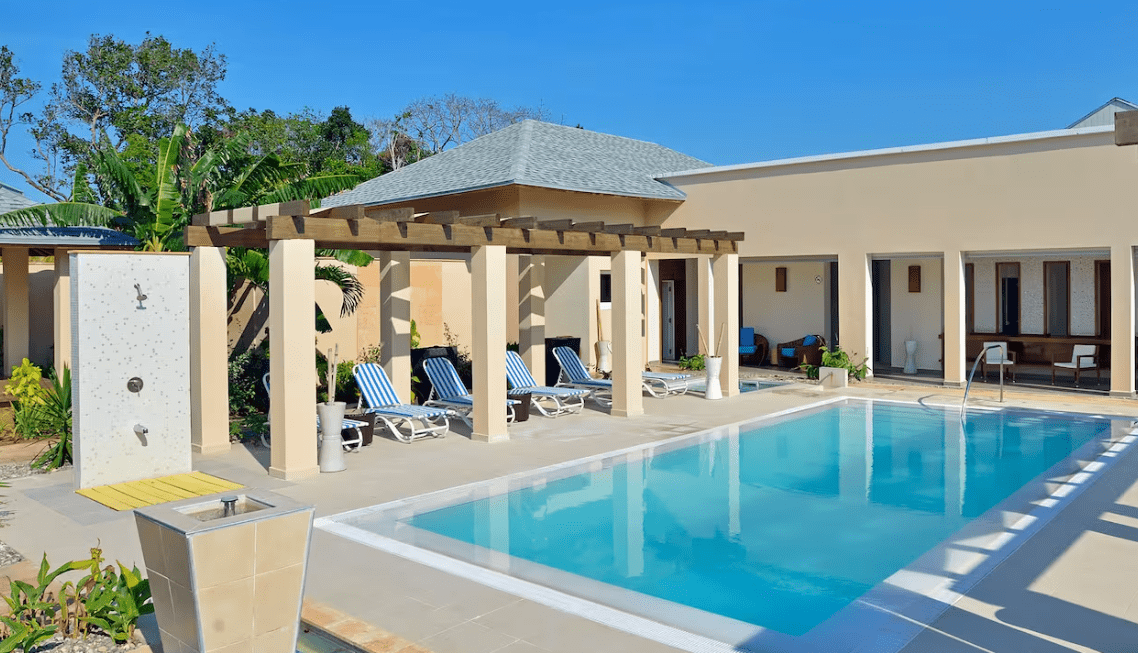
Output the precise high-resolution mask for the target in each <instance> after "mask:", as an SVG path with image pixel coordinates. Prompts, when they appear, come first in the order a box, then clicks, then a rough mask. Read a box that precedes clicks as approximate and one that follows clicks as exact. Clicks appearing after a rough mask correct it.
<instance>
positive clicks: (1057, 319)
mask: <svg viewBox="0 0 1138 653" xmlns="http://www.w3.org/2000/svg"><path fill="white" fill-rule="evenodd" d="M1043 287H1044V289H1045V292H1044V296H1043V313H1044V317H1045V318H1046V319H1047V325H1046V326H1047V335H1051V336H1063V337H1065V336H1068V335H1070V325H1071V264H1070V262H1068V261H1047V262H1045V263H1044V264H1043Z"/></svg>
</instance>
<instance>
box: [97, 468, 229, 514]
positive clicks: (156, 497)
mask: <svg viewBox="0 0 1138 653" xmlns="http://www.w3.org/2000/svg"><path fill="white" fill-rule="evenodd" d="M241 487H243V486H242V485H241V484H240V483H234V482H232V481H227V480H225V479H223V478H218V477H216V476H210V475H209V474H206V473H204V472H190V473H189V474H174V475H173V476H163V477H162V478H148V479H144V480H141V481H130V482H127V483H115V484H114V485H100V486H98V487H90V488H85V489H82V490H75V493H76V494H79V495H82V496H85V497H87V498H88V499H91V500H92V501H98V502H99V503H101V504H103V505H104V506H106V507H108V508H113V509H114V510H133V509H135V508H141V507H143V506H153V505H154V504H156V503H166V502H167V501H177V500H179V499H189V498H190V497H201V496H205V495H207V494H215V493H217V492H226V491H228V490H237V489H240V488H241Z"/></svg>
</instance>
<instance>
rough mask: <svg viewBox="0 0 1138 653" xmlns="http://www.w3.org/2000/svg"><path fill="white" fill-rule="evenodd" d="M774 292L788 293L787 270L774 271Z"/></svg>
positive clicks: (778, 269)
mask: <svg viewBox="0 0 1138 653" xmlns="http://www.w3.org/2000/svg"><path fill="white" fill-rule="evenodd" d="M774 291H775V292H786V268H775V269H774Z"/></svg>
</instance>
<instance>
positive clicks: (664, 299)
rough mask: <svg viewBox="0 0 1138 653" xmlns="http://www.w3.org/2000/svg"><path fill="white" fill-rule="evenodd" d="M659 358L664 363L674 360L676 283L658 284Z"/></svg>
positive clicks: (670, 281) (669, 281) (664, 282)
mask: <svg viewBox="0 0 1138 653" xmlns="http://www.w3.org/2000/svg"><path fill="white" fill-rule="evenodd" d="M660 327H661V328H662V329H663V333H661V334H660V335H661V338H660V349H661V351H660V356H661V358H663V359H664V360H666V361H674V360H676V358H677V357H676V282H675V281H673V280H671V279H669V280H668V281H661V282H660Z"/></svg>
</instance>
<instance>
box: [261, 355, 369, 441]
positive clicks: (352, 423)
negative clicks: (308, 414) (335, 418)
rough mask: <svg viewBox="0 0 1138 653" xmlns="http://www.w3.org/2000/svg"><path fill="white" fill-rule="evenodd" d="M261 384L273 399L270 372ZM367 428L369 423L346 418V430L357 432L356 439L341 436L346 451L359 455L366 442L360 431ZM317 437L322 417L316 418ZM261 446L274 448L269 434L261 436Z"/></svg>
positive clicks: (262, 379)
mask: <svg viewBox="0 0 1138 653" xmlns="http://www.w3.org/2000/svg"><path fill="white" fill-rule="evenodd" d="M261 383H263V384H264V385H265V394H267V395H269V396H270V397H272V396H273V393H272V392H270V391H269V373H268V372H265V375H264V376H262V377H261ZM271 413H272V411H270V414H271ZM365 426H367V422H361V421H359V420H355V419H348V418H347V417H345V418H344V421H343V427H344V430H345V431H347V430H352V431H355V432H356V437H354V438H344V435H343V433H341V434H340V438H341V439H343V440H344V451H355V452H356V453H359V451H360V447H362V446H363V442H364V434H363V432H362V431H360V429H361V428H363V427H365ZM316 437H317V438H319V437H320V415H317V416H316ZM261 444H262V445H264V446H266V447H269V446H272V445H271V443H270V438H269V434H268V433H266V434H264V435H262V436H261Z"/></svg>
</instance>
